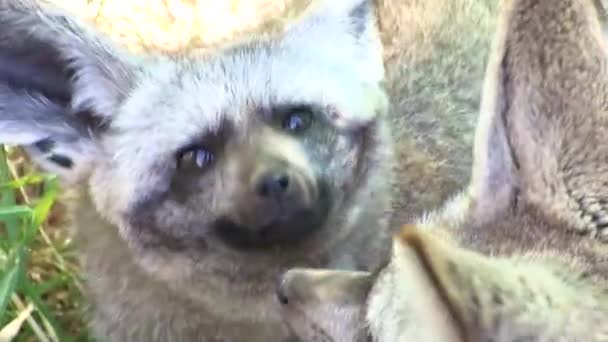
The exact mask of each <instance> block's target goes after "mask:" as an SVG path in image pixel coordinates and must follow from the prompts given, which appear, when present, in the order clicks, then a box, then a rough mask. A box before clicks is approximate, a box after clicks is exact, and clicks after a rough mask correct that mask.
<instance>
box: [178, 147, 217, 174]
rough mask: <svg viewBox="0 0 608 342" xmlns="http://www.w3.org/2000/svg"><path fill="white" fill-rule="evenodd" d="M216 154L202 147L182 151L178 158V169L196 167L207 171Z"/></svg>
mask: <svg viewBox="0 0 608 342" xmlns="http://www.w3.org/2000/svg"><path fill="white" fill-rule="evenodd" d="M214 158H215V156H214V154H213V153H212V152H211V151H209V150H207V149H205V148H203V147H200V146H194V147H190V148H187V149H185V150H183V151H181V152H180V153H179V154H178V157H177V166H178V168H184V167H196V168H199V169H205V168H207V167H208V166H209V165H211V163H212V162H213V159H214Z"/></svg>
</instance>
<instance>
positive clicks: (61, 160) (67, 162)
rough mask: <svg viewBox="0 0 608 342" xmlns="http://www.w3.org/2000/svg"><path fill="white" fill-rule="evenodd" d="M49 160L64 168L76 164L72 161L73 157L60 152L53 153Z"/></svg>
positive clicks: (69, 167)
mask: <svg viewBox="0 0 608 342" xmlns="http://www.w3.org/2000/svg"><path fill="white" fill-rule="evenodd" d="M48 160H50V161H52V162H53V163H55V164H57V165H59V166H61V167H63V168H64V169H71V168H72V166H74V162H73V161H72V159H70V158H68V157H66V156H62V155H60V154H53V155H51V156H50V157H48Z"/></svg>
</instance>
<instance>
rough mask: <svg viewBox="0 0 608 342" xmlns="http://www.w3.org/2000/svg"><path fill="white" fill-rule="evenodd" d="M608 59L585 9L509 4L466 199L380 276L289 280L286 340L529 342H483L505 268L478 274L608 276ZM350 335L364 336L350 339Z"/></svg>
mask: <svg viewBox="0 0 608 342" xmlns="http://www.w3.org/2000/svg"><path fill="white" fill-rule="evenodd" d="M606 55H607V51H606V45H605V41H604V39H603V37H602V33H601V28H600V22H599V20H598V15H597V11H596V9H595V8H594V6H593V3H592V2H591V0H567V1H559V2H555V1H551V0H508V1H505V2H504V3H503V11H502V16H501V19H500V22H499V24H498V32H497V34H496V38H495V42H494V45H493V48H492V54H491V59H490V60H489V63H488V65H487V69H486V70H487V71H486V77H485V80H484V82H485V84H484V92H483V95H482V100H481V113H480V118H479V121H478V124H477V133H476V138H475V147H474V151H473V157H474V167H473V170H472V177H471V180H472V181H471V183H470V186H469V187H468V188H467V189H466V191H464V192H463V193H461V194H459V195H457V196H456V197H455V199H454V200H453V201H451V202H448V203H447V204H446V205H445V207H443V208H441V209H440V210H437V211H436V212H432V213H430V214H428V215H426V216H425V217H424V219H421V220H420V221H419V222H418V223H417V224H416V227H417V229H415V230H414V231H416V230H417V231H419V232H418V233H416V232H410V233H407V234H405V235H404V236H400V237H396V238H395V239H394V241H393V253H392V257H391V260H390V262H388V263H387V265H386V266H385V267H383V268H382V270H381V271H379V272H376V273H373V274H372V273H367V272H363V273H361V272H358V273H350V272H344V271H340V272H336V271H330V270H312V269H300V268H299V269H293V270H290V271H288V272H287V273H286V274H285V275H284V277H283V281H282V284H281V285H280V286H279V290H278V291H279V295H280V296H279V297H280V298H281V299H282V303H284V305H283V308H284V311H285V315H284V317H285V320H286V322H287V324H288V325H289V326H291V327H292V330H293V331H295V332H296V333H297V334H299V335H300V336H303V337H305V338H310V336H314V337H319V336H322V337H323V338H324V339H323V340H327V341H359V340H366V339H367V338H369V335H371V336H372V338H373V340H378V341H397V340H399V341H401V340H408V339H411V340H421V341H426V340H441V341H473V340H474V341H477V340H484V339H481V338H479V337H480V336H486V339H492V340H509V341H512V340H517V338H515V337H513V336H516V334H517V333H522V334H528V335H521V336H539V330H535V329H536V328H535V327H526V329H527V328H529V329H528V330H525V329H524V330H522V331H513V330H511V331H508V333H509V334H511V335H508V334H507V335H508V336H511V337H512V338H511V339H509V338H505V336H507V335H502V338H503V339H500V338H497V337H496V336H500V335H499V333H500V332H496V331H493V332H492V333H494V335H492V336H493V337H492V338H488V337H487V336H489V335H483V334H490V332H489V330H484V329H485V328H487V327H482V326H480V325H481V323H480V322H479V321H474V319H475V317H477V318H480V319H484V320H485V319H486V318H487V314H488V312H485V311H483V308H482V306H483V305H488V306H491V305H493V304H492V301H494V302H493V303H494V305H495V307H502V308H505V307H507V306H508V305H509V303H508V302H507V301H508V300H509V298H508V297H507V298H505V297H502V296H503V295H504V293H501V292H500V291H499V290H498V289H501V286H507V287H508V285H504V284H501V283H500V281H499V280H502V278H500V277H499V272H497V270H500V269H501V268H500V267H496V268H492V267H489V266H488V264H490V265H491V263H492V262H491V261H490V260H498V259H499V258H500V257H501V256H504V257H509V256H512V255H516V256H520V257H523V255H527V256H528V257H530V258H532V259H535V260H536V261H539V262H540V261H541V260H542V262H543V263H545V262H546V263H547V264H553V263H555V264H556V265H558V266H556V267H555V270H554V271H555V273H556V274H559V277H563V278H568V277H571V278H575V277H577V276H578V275H579V273H581V272H587V274H590V275H593V276H597V277H601V276H602V275H603V276H604V277H605V276H606V275H608V268H607V267H606V263H605V257H606V247H605V246H603V245H602V242H601V241H602V240H604V241H605V240H606V236H608V229H606V228H607V227H608V219H606V218H607V217H608V216H607V214H608V213H607V209H606V208H607V207H606V203H607V202H606V199H607V198H608V185H607V184H608V182H607V181H608V173H607V172H606V170H607V166H608V162H607V161H606V157H605V156H606V153H608V144H606V143H605V133H606V130H607V129H608V116H607V109H606V108H607V105H608V97H607V94H608V82H607V80H608V78H607V66H608V59H607V58H606ZM425 231H426V232H425ZM438 240H444V241H443V242H441V243H438ZM446 241H448V242H450V243H453V244H450V243H444V242H446ZM489 256H491V257H489ZM492 258H497V259H492ZM575 265H576V266H575ZM488 269H491V270H493V272H494V273H492V272H488V271H487V270H488ZM484 272H485V273H484ZM548 272H549V271H547V268H542V267H538V268H536V269H532V271H531V272H530V273H531V274H535V273H539V274H545V273H548ZM493 277H494V278H493ZM496 277H498V278H496ZM559 277H557V278H558V279H559ZM588 277H589V276H588ZM540 278H541V277H540V276H539V279H540ZM555 278H556V277H548V278H547V279H550V280H549V281H545V283H542V282H541V283H540V284H542V285H538V284H528V283H526V282H525V280H521V279H525V278H524V277H521V278H517V279H518V280H521V283H523V284H519V283H517V282H515V283H517V284H515V285H520V286H522V287H525V288H526V289H535V286H541V287H542V286H545V287H546V289H549V288H551V287H552V286H555V287H556V288H564V287H566V286H565V285H564V283H559V281H556V283H555V284H553V283H552V282H553V281H554V280H555ZM497 279H498V280H497ZM484 281H485V283H484ZM513 284H514V283H512V284H510V285H513ZM483 285H486V287H484V286H483ZM515 285H514V286H515ZM353 288H365V289H367V290H366V291H353V290H352V289H353ZM476 291H478V292H476ZM484 291H485V292H484ZM530 291H532V290H530ZM538 291H539V292H538V293H542V290H541V289H539V290H538ZM571 295H572V294H571ZM467 296H468V297H467ZM543 298H544V297H543ZM564 298H572V297H568V296H564ZM581 298H582V297H581ZM486 300H487V301H488V303H489V304H488V303H486V302H483V301H486ZM520 300H521V298H520ZM564 300H569V299H564ZM581 301H582V299H581ZM501 305H502V306H501ZM476 310H477V311H476ZM505 310H506V309H505ZM596 310H597V309H596ZM498 311H500V310H498ZM344 312H351V313H353V312H354V313H356V314H349V315H345V314H343V313H344ZM501 312H502V313H503V314H504V315H506V312H508V310H506V311H501ZM583 312H584V311H583ZM475 314H477V315H478V316H474V315H475ZM484 314H486V315H485V316H484ZM504 315H503V316H504ZM588 316H591V315H588ZM596 316H597V312H596ZM503 318H504V317H503ZM585 319H588V320H589V321H587V322H589V323H590V324H591V323H592V322H593V321H592V320H591V319H592V318H591V317H586V318H585ZM556 322H557V321H555V322H550V323H552V324H555V323H556ZM475 324H478V325H475ZM590 324H588V325H590ZM581 326H583V327H584V326H585V324H579V325H578V327H581ZM353 327H359V328H358V329H354V328H353ZM566 327H567V328H568V329H573V330H572V333H573V334H574V333H581V334H582V333H585V332H584V331H583V332H581V331H576V332H574V329H575V328H576V327H577V325H568V324H566V325H564V326H562V327H561V329H562V330H561V331H562V332H563V331H565V330H567V329H566ZM488 329H489V328H488ZM577 329H578V328H577ZM360 330H365V331H367V333H363V334H359V335H357V336H354V335H353V332H354V331H360ZM556 331H557V330H556ZM503 332H504V331H503ZM587 333H589V332H587ZM361 336H362V337H361ZM521 336H520V337H521ZM577 336H579V337H580V336H581V335H577ZM477 338H479V339H477ZM494 338H497V339H494ZM528 338H529V337H528ZM541 340H542V339H541Z"/></svg>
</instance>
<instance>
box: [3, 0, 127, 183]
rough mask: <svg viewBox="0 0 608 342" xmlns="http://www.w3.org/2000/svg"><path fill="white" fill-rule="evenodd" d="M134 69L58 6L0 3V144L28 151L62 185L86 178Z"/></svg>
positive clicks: (23, 0)
mask: <svg viewBox="0 0 608 342" xmlns="http://www.w3.org/2000/svg"><path fill="white" fill-rule="evenodd" d="M133 71H134V67H133V65H132V63H130V62H129V59H128V57H127V56H126V55H125V54H123V53H121V52H119V51H118V49H117V48H115V47H114V46H113V45H112V44H111V43H110V42H108V41H106V40H105V39H104V37H102V36H101V35H99V34H97V33H96V32H95V31H94V30H93V29H91V28H89V27H88V26H87V25H86V24H85V23H84V22H81V21H80V20H78V19H76V18H74V17H72V16H70V15H69V14H66V13H64V12H63V11H62V10H60V9H59V8H57V7H54V6H52V5H50V4H48V3H46V2H43V1H33V0H10V1H9V0H2V1H0V143H2V144H9V145H22V146H24V147H25V148H26V150H27V151H28V152H29V154H30V156H31V157H32V158H33V160H34V161H35V162H37V163H38V164H39V165H40V166H42V168H43V169H45V170H46V171H49V172H53V173H57V174H58V175H59V176H61V178H63V179H64V180H65V181H68V182H77V181H80V180H82V179H83V178H84V177H86V175H87V173H88V170H89V169H90V167H91V166H92V164H93V163H94V160H95V158H96V154H97V151H96V143H95V139H96V137H97V136H98V134H99V133H100V132H101V131H102V130H103V128H104V127H105V126H106V124H107V122H108V121H109V120H111V117H112V116H113V115H114V114H115V112H116V111H117V109H118V107H119V104H120V103H121V101H122V100H123V98H124V97H125V95H126V93H127V91H128V90H129V87H130V85H131V78H132V76H133Z"/></svg>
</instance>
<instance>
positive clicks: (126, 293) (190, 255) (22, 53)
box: [0, 0, 392, 341]
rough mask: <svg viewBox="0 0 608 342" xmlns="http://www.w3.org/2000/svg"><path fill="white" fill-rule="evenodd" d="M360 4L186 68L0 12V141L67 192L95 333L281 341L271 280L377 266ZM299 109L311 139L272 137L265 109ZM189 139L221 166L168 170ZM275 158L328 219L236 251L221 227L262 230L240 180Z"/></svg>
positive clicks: (378, 67) (62, 16)
mask: <svg viewBox="0 0 608 342" xmlns="http://www.w3.org/2000/svg"><path fill="white" fill-rule="evenodd" d="M370 6H371V4H369V3H368V1H364V0H339V1H338V0H336V1H334V0H332V1H326V2H320V4H319V6H318V8H314V9H313V10H311V11H310V13H308V14H307V15H306V16H305V17H303V18H301V20H299V21H297V22H295V23H294V24H293V25H290V26H289V27H287V28H286V29H285V30H284V32H281V33H277V34H275V35H272V36H270V35H269V36H256V37H252V38H250V39H246V40H242V41H237V42H233V43H231V44H228V45H225V46H218V47H217V48H216V49H213V50H212V51H210V52H207V53H205V54H203V55H202V56H198V57H194V56H185V55H184V56H168V55H146V56H133V55H131V54H129V53H128V52H127V51H123V50H122V49H121V48H119V47H118V46H116V45H114V44H113V43H112V42H110V41H108V40H106V39H105V38H104V37H103V36H102V35H101V34H99V33H97V32H96V31H95V30H94V29H92V28H90V27H89V25H88V24H87V23H84V22H81V21H79V20H77V19H74V18H73V17H72V16H71V15H69V14H66V13H67V12H63V11H62V10H60V9H58V8H56V7H54V6H52V5H49V4H47V3H44V2H35V1H33V0H20V1H13V0H10V1H9V0H2V1H0V55H1V56H2V57H3V58H6V59H7V60H8V63H9V65H8V67H6V68H4V69H1V70H0V76H1V77H2V79H1V80H0V81H1V82H2V83H0V84H1V85H0V142H2V143H8V144H20V145H24V146H25V147H26V150H27V151H28V152H29V153H30V154H31V155H32V157H33V159H34V160H35V161H36V162H37V163H38V164H39V165H40V166H41V167H43V168H44V169H45V170H47V171H50V172H55V173H57V174H58V175H59V176H61V179H62V180H63V181H64V184H65V187H66V188H70V189H71V190H73V191H71V192H70V193H71V194H75V195H76V198H75V200H72V201H71V202H70V203H71V207H72V210H71V213H72V214H73V216H74V217H73V218H74V225H73V226H74V228H75V229H74V234H75V235H74V236H75V242H76V244H77V246H78V249H79V251H80V255H81V258H80V261H81V265H82V270H83V277H84V279H85V283H86V284H87V287H86V291H87V298H88V300H89V302H90V304H91V306H92V310H91V327H92V330H93V332H94V335H95V336H96V337H97V338H99V339H100V340H106V341H169V340H170V341H194V340H205V341H216V340H217V341H235V340H236V341H268V340H282V339H285V338H287V337H288V332H287V330H286V329H285V328H284V326H283V323H282V321H281V320H280V317H279V310H278V304H277V303H276V298H275V294H274V287H275V281H276V278H277V276H278V275H279V274H280V273H281V271H282V270H284V269H285V268H288V267H294V266H307V267H341V268H350V269H362V270H370V269H373V268H376V267H377V265H378V264H379V263H380V262H381V261H382V260H383V259H385V258H386V256H387V253H388V249H389V248H388V247H389V244H388V243H387V241H388V232H387V230H388V228H387V221H388V217H387V215H386V213H387V211H388V210H389V204H390V203H389V201H390V193H391V192H390V189H389V185H388V184H387V181H386V180H387V179H390V178H391V174H390V172H391V165H392V163H391V158H392V145H391V144H392V142H391V139H390V134H389V130H388V125H387V120H386V118H387V116H386V114H387V113H386V110H387V99H386V95H385V93H384V90H383V89H382V87H381V84H380V82H381V81H382V79H383V76H384V70H383V63H382V55H381V51H382V49H381V48H380V40H379V38H378V32H377V29H376V25H375V18H374V16H373V13H374V12H373V11H371V10H369V8H370ZM336 42H340V44H336ZM41 60H46V62H45V63H41V62H40V61H41ZM11 63H13V64H12V65H13V66H14V68H11V67H10V66H11ZM24 64H25V65H24ZM31 75H38V76H40V78H39V79H34V78H30V76H31ZM301 104H305V105H309V106H310V107H311V108H313V111H314V113H313V114H314V120H313V124H312V126H311V128H310V129H309V130H308V131H307V132H306V134H304V135H302V136H294V135H291V134H287V133H285V132H283V131H282V130H280V129H277V126H276V124H277V123H276V122H275V121H273V120H274V119H275V118H274V116H273V115H274V113H275V112H276V111H277V109H276V108H277V107H280V106H291V105H301ZM41 141H42V142H44V141H52V144H46V145H45V144H44V143H42V145H43V146H44V147H46V148H40V146H41ZM191 144H199V145H200V144H202V145H203V146H204V147H206V148H208V149H211V151H212V152H213V153H215V158H214V162H213V164H212V165H211V166H210V167H208V168H206V169H204V170H198V169H195V170H190V171H188V172H184V171H182V170H181V169H178V167H177V164H176V156H177V155H179V153H180V151H181V150H182V149H183V148H185V147H187V146H190V145H191ZM215 144H217V145H215ZM278 160H281V161H282V162H283V163H284V164H286V165H288V166H287V170H288V171H289V172H290V173H291V174H292V175H295V176H294V177H293V180H294V182H295V183H297V184H298V186H300V188H301V189H300V190H301V191H300V193H298V194H297V196H296V199H297V201H300V202H302V203H304V204H306V205H310V206H313V205H317V204H315V203H309V202H311V199H313V197H314V196H316V195H315V194H318V193H319V192H320V191H321V189H322V188H323V187H324V188H326V191H327V194H326V195H327V197H328V198H329V199H331V201H330V203H331V206H329V208H328V209H329V213H328V216H327V219H326V220H325V221H323V222H322V224H321V226H319V227H310V228H309V229H310V230H311V231H313V230H314V233H313V232H311V233H309V234H308V235H306V236H304V237H303V238H301V239H300V240H299V241H296V242H294V243H289V244H287V245H282V244H279V245H276V246H274V247H272V248H267V249H266V250H241V249H239V248H233V247H231V246H229V245H228V244H226V243H225V241H224V240H222V239H221V238H220V237H218V235H217V234H216V233H214V227H215V226H216V223H217V222H218V220H219V219H220V218H221V219H224V218H228V219H230V220H232V221H235V222H239V223H242V222H241V221H246V222H249V223H250V222H252V221H256V222H258V221H259V222H261V223H263V220H264V219H265V217H263V213H264V210H266V209H264V205H265V204H264V203H262V202H260V201H259V199H258V198H257V197H255V196H253V195H252V194H251V193H250V190H249V187H248V186H249V183H248V182H249V179H250V178H249V177H256V172H257V171H256V170H258V168H261V167H262V168H263V167H269V165H270V164H271V163H276V162H277V161H278ZM70 164H71V165H70ZM316 181H319V182H318V183H315V182H316ZM319 184H321V185H319ZM297 201H296V202H297ZM312 202H315V201H312ZM298 203H299V202H298ZM290 205H291V204H290ZM260 208H261V209H260ZM260 212H262V214H260ZM369 227H382V228H374V229H369ZM313 228H315V229H313Z"/></svg>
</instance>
